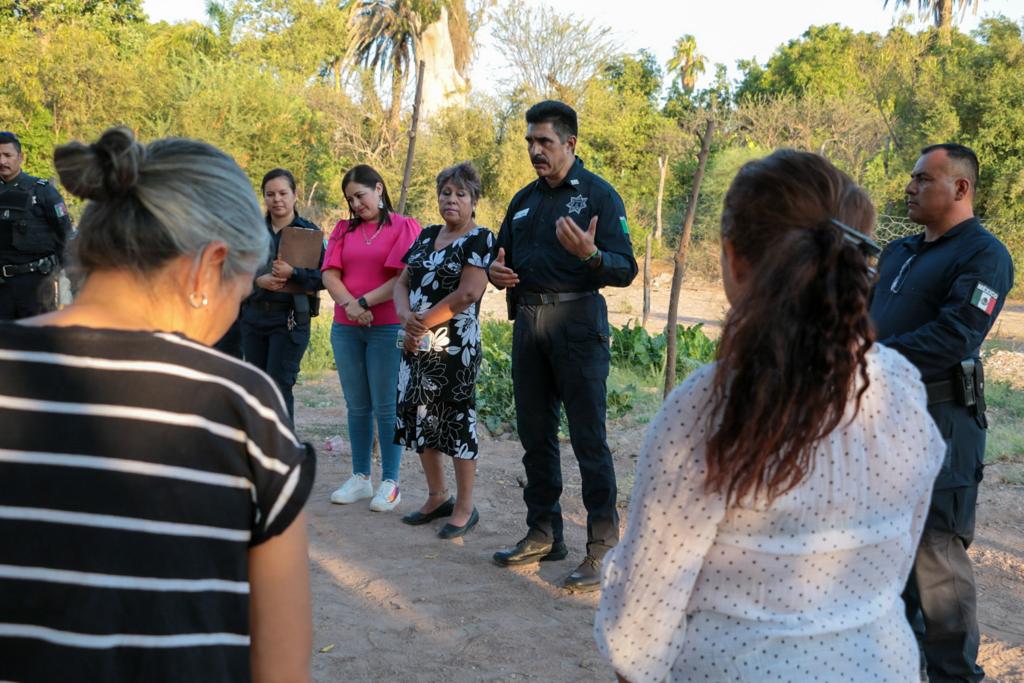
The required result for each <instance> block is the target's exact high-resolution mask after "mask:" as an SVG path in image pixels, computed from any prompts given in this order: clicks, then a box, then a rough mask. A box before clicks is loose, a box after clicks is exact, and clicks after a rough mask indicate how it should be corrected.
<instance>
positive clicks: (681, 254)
mask: <svg viewBox="0 0 1024 683" xmlns="http://www.w3.org/2000/svg"><path fill="white" fill-rule="evenodd" d="M714 132H715V122H714V120H713V119H708V125H707V128H705V129H704V135H702V136H701V139H700V154H698V155H697V170H696V172H695V173H694V174H693V188H692V189H691V190H690V204H689V206H687V207H686V218H685V220H684V221H683V234H682V235H680V237H679V248H678V249H677V250H676V255H675V258H674V259H673V260H674V262H675V263H674V267H673V268H672V290H671V292H670V294H669V299H668V323H667V325H666V326H665V334H666V335H667V337H666V342H667V343H668V346H667V349H666V353H665V396H666V397H667V396H668V394H669V392H670V391H672V387H674V386H675V384H676V324H677V322H676V321H677V320H678V319H679V290H680V289H682V286H683V271H684V270H685V269H686V252H687V251H688V250H689V248H690V236H691V235H692V234H693V220H694V218H695V217H696V215H697V198H698V197H700V184H701V182H702V181H703V180H704V168H705V166H707V163H708V154H709V153H710V152H711V137H712V135H713V134H714Z"/></svg>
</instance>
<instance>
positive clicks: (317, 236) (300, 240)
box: [277, 227, 324, 294]
mask: <svg viewBox="0 0 1024 683" xmlns="http://www.w3.org/2000/svg"><path fill="white" fill-rule="evenodd" d="M323 248H324V234H323V233H322V232H320V231H319V230H309V229H307V228H292V227H288V228H281V243H280V246H279V247H278V249H277V258H279V259H281V260H282V261H284V262H285V263H287V264H288V265H290V266H291V267H292V268H311V269H317V268H319V267H320V254H321V253H322V251H323ZM282 291H284V292H289V293H291V294H299V293H302V291H303V290H302V289H301V288H300V287H299V286H298V285H295V284H292V283H290V282H289V283H288V284H286V285H285V287H284V289H283V290H282Z"/></svg>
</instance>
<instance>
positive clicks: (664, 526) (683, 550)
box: [594, 366, 725, 683]
mask: <svg viewBox="0 0 1024 683" xmlns="http://www.w3.org/2000/svg"><path fill="white" fill-rule="evenodd" d="M713 374H714V367H713V366H705V367H704V368H702V369H700V370H698V371H697V372H695V373H693V375H691V376H690V378H688V379H687V381H686V382H684V383H683V385H681V386H680V387H679V388H677V389H676V390H675V391H674V392H673V393H672V394H671V395H670V396H669V398H668V400H667V401H666V402H665V404H664V405H663V406H662V408H661V410H660V411H659V412H658V415H657V416H656V417H655V419H654V421H653V422H652V423H651V425H650V427H649V428H648V431H647V437H646V439H645V441H644V447H643V450H642V451H641V454H640V458H639V460H638V462H637V465H636V480H635V483H634V485H633V495H632V498H631V500H630V505H629V518H628V522H627V525H626V532H625V534H624V536H623V538H622V541H621V542H620V543H619V545H618V546H616V547H615V548H614V549H612V551H611V552H610V553H609V554H608V555H607V556H606V557H605V559H604V562H603V569H602V571H603V576H602V579H603V580H602V590H601V602H600V605H599V606H598V611H597V617H596V619H595V623H594V637H595V639H596V640H597V646H598V648H599V649H600V650H601V652H602V654H604V656H605V657H607V658H608V659H609V660H610V661H611V663H612V666H613V667H614V669H615V670H616V671H617V672H618V673H619V674H620V675H622V676H623V677H625V678H626V679H627V680H629V681H630V682H631V683H643V682H644V681H663V680H664V679H665V678H666V677H667V676H668V674H669V672H670V671H671V668H672V665H673V664H674V662H675V661H676V659H677V658H678V657H679V655H680V654H681V653H682V649H683V642H684V641H685V638H686V607H687V604H688V602H689V599H690V593H691V591H692V590H693V585H694V583H695V582H696V580H697V575H698V574H699V573H700V570H701V567H702V566H703V563H704V557H705V555H706V554H707V552H708V550H709V548H710V547H711V544H712V542H713V541H714V539H715V534H716V532H717V528H718V523H719V522H720V521H721V519H722V517H723V516H724V514H725V501H724V498H723V497H722V496H719V495H705V493H704V478H705V473H706V470H705V442H706V439H707V436H708V434H707V428H708V424H707V419H706V417H705V416H706V412H707V408H708V407H709V404H710V401H711V393H710V392H711V379H712V376H713Z"/></svg>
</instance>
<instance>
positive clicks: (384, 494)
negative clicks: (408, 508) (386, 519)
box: [370, 479, 402, 512]
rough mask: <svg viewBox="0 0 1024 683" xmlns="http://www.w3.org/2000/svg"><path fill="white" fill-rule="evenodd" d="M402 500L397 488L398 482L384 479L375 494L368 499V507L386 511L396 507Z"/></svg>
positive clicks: (376, 510)
mask: <svg viewBox="0 0 1024 683" xmlns="http://www.w3.org/2000/svg"><path fill="white" fill-rule="evenodd" d="M401 502H402V492H401V491H399V490H398V484H396V483H395V482H393V481H391V480H390V479H385V480H384V481H382V482H381V483H380V487H378V488H377V495H375V496H374V497H373V500H371V501H370V509H371V510H373V511H374V512H388V511H389V510H394V509H395V508H396V507H398V504H399V503H401Z"/></svg>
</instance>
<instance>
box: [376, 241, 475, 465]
mask: <svg viewBox="0 0 1024 683" xmlns="http://www.w3.org/2000/svg"><path fill="white" fill-rule="evenodd" d="M443 227H444V226H442V225H431V226H428V227H427V228H425V229H424V230H423V232H422V233H421V235H420V237H419V238H418V239H417V240H416V241H415V242H414V243H413V245H412V247H410V249H409V252H408V253H407V254H406V255H405V259H404V260H405V263H406V266H407V267H408V270H409V308H410V310H412V311H415V312H417V313H422V312H424V311H427V310H429V309H430V308H431V307H432V306H435V305H436V304H437V303H438V302H440V301H441V300H442V299H444V298H445V297H446V296H448V295H449V294H451V293H452V292H454V291H455V290H456V289H458V287H459V283H460V282H461V280H462V271H463V268H464V267H465V266H467V265H468V266H473V267H476V268H487V266H489V265H490V263H491V260H492V258H493V256H494V235H493V233H491V231H490V230H488V229H487V228H484V227H481V226H477V227H475V228H473V229H472V230H470V231H469V232H467V233H466V234H465V235H463V236H461V237H459V238H458V239H457V240H455V241H454V242H452V243H451V244H449V245H448V246H446V247H445V248H443V249H440V250H435V249H434V244H435V241H436V240H437V237H438V235H439V234H440V233H441V230H442V229H443ZM479 315H480V302H479V301H477V302H475V303H473V304H472V305H470V306H469V307H468V308H467V309H466V310H464V311H462V312H461V313H458V314H456V315H455V316H454V317H453V318H452V319H451V320H449V321H448V322H445V323H442V324H441V325H438V326H437V327H436V328H434V329H432V330H430V333H429V340H430V347H429V349H428V350H426V351H418V352H416V353H406V352H404V351H403V352H402V361H401V364H400V366H399V370H398V411H397V413H398V414H397V420H396V422H395V443H398V444H401V445H403V446H405V447H406V448H411V449H415V450H416V451H418V452H420V453H422V452H423V450H424V449H426V448H434V449H437V450H439V451H441V452H442V453H447V454H448V455H450V456H452V457H455V458H463V459H469V460H473V459H476V458H477V456H478V455H479V451H480V448H479V444H478V442H477V436H476V423H477V415H476V378H477V374H478V372H479V370H480V360H481V346H480V318H479Z"/></svg>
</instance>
